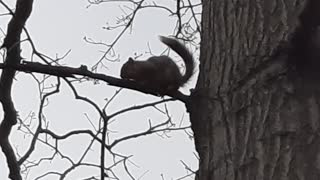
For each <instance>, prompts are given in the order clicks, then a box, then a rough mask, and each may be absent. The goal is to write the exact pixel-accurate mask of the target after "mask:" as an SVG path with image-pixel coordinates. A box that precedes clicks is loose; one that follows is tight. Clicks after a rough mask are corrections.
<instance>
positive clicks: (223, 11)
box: [189, 0, 320, 180]
mask: <svg viewBox="0 0 320 180" xmlns="http://www.w3.org/2000/svg"><path fill="white" fill-rule="evenodd" d="M319 25H320V2H319V1H318V0H309V1H308V0H287V1H286V0H241V1H237V0H236V1H235V0H214V1H213V0H203V15H202V41H201V55H200V74H199V78H198V83H197V86H196V89H195V91H194V92H193V101H192V103H191V107H190V108H189V111H190V114H191V123H192V128H193V131H194V135H195V143H196V149H197V151H198V153H199V156H200V165H199V170H198V172H197V176H196V179H197V180H215V179H216V180H221V179H225V180H231V179H237V180H250V179H258V180H260V179H266V180H277V179H283V180H294V179H306V180H313V179H314V180H316V179H320V142H319V141H320V139H319V130H318V129H319V126H320V121H319V120H320V101H319V100H320V93H319V92H320V87H319V86H320V85H319V84H320V83H318V82H320V81H319V80H320V79H319V77H320V75H319V73H318V71H319V70H318V69H320V63H319V62H318V61H319V60H320V58H318V57H320V56H319V53H320V51H319V47H320V46H319V43H320V41H318V39H317V38H318V37H320V36H318V35H319V34H320V33H319V30H318V26H319ZM319 39H320V38H319Z"/></svg>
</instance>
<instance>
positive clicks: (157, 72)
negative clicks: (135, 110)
mask: <svg viewBox="0 0 320 180" xmlns="http://www.w3.org/2000/svg"><path fill="white" fill-rule="evenodd" d="M160 40H161V41H162V42H163V43H164V44H166V45H167V46H168V47H170V48H171V49H172V50H174V51H175V52H176V53H177V54H178V55H179V56H181V57H182V59H183V61H184V63H185V67H186V70H185V73H184V75H182V74H181V73H180V70H179V67H178V66H177V64H176V63H175V62H174V61H173V60H172V59H171V58H170V57H168V56H152V57H150V58H149V59H147V60H146V61H135V60H133V59H132V58H129V60H128V61H127V62H126V63H125V64H124V65H123V66H122V68H121V74H120V75H121V78H123V79H130V80H134V81H137V82H138V83H140V84H142V85H145V86H147V87H150V88H152V89H155V90H156V91H158V92H160V93H163V94H164V93H166V92H168V91H177V90H178V89H179V87H181V86H183V85H184V84H185V83H186V82H188V80H189V79H190V77H191V76H192V75H193V71H194V66H195V65H194V60H193V57H192V55H191V53H190V52H189V51H188V49H187V48H186V47H185V46H184V45H183V44H181V43H180V42H179V41H178V40H176V39H172V38H167V37H163V36H160Z"/></svg>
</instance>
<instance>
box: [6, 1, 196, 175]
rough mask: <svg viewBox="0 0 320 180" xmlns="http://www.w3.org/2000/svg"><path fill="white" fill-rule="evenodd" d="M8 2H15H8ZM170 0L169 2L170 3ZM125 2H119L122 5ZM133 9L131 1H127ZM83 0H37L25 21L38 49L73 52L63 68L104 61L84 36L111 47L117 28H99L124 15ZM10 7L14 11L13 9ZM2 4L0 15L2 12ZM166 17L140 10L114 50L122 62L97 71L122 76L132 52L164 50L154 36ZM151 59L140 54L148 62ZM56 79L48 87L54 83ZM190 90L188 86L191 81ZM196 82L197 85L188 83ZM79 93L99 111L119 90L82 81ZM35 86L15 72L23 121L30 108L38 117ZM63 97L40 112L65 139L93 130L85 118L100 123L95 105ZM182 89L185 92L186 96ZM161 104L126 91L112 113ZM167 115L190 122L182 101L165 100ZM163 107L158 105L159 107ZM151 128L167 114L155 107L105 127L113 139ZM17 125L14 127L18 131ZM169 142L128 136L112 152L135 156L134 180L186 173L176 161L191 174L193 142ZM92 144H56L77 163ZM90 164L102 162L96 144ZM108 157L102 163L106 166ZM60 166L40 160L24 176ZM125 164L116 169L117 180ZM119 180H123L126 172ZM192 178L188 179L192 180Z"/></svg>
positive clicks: (21, 145) (42, 149)
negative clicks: (73, 133)
mask: <svg viewBox="0 0 320 180" xmlns="http://www.w3.org/2000/svg"><path fill="white" fill-rule="evenodd" d="M4 2H10V3H9V4H11V5H13V4H14V3H13V2H14V1H13V0H10V1H9V0H6V1H4ZM161 2H162V3H166V4H170V3H171V5H173V7H174V6H175V5H174V3H175V1H172V0H161ZM172 3H173V4H172ZM123 5H124V3H123ZM128 5H130V4H128ZM87 6H88V2H87V1H86V0H82V1H79V0H68V1H65V0H55V1H50V0H41V1H34V8H33V12H32V15H31V17H30V18H29V20H28V23H27V29H28V30H29V32H30V34H31V37H32V40H33V41H34V42H35V45H36V47H37V49H38V50H39V51H40V52H42V53H44V54H46V55H49V56H51V57H55V56H56V55H58V56H62V55H63V54H64V53H66V52H67V51H68V50H70V49H71V53H70V54H69V55H68V56H67V57H66V58H65V59H64V60H63V61H62V64H64V65H69V66H72V67H79V66H80V65H81V64H83V65H87V66H88V67H90V66H91V65H93V64H95V62H96V61H97V60H98V59H99V58H100V57H101V55H102V53H101V51H103V50H106V47H103V46H94V45H89V44H87V43H85V42H84V40H83V38H84V37H88V38H92V39H94V40H96V41H99V42H106V43H111V42H112V41H113V40H114V39H115V37H116V35H117V34H118V33H119V31H120V30H122V29H119V30H115V31H106V30H104V29H102V27H103V26H105V25H106V23H109V24H110V25H113V24H114V23H115V22H116V17H118V16H119V15H121V14H122V11H121V9H120V6H119V4H117V3H104V4H101V5H97V6H91V7H89V8H87ZM11 7H13V6H11ZM4 12H5V11H3V9H2V8H1V7H0V14H2V13H4ZM168 15H169V14H168V13H167V12H166V11H164V10H156V9H144V10H142V11H140V12H139V13H138V15H137V17H136V19H135V21H134V24H133V28H132V31H128V32H127V33H125V35H124V36H123V37H122V38H121V39H120V41H119V42H118V44H117V45H116V46H115V50H116V52H117V53H118V54H119V55H120V61H119V62H107V63H106V64H105V65H107V69H99V71H100V72H103V73H106V74H107V75H112V76H116V77H118V76H119V70H120V67H121V64H122V63H124V62H125V61H126V60H127V58H128V57H129V56H134V54H135V53H137V54H140V53H145V52H147V51H148V46H147V45H148V43H149V45H150V47H151V49H152V53H154V54H159V53H161V52H163V50H164V48H165V46H164V45H162V44H161V43H160V41H159V40H158V35H170V34H172V32H173V28H174V21H175V18H174V17H168ZM8 20H9V16H7V17H0V25H1V28H2V29H4V30H5V29H6V24H7V22H8ZM28 49H29V48H28V45H27V43H26V44H25V46H24V49H23V50H22V51H23V57H24V58H26V59H27V60H30V52H29V50H28ZM148 56H149V54H146V55H144V56H143V57H145V58H147V57H148ZM53 82H54V79H53V80H52V81H50V82H49V83H47V85H48V84H50V83H53ZM190 84H191V85H192V83H190ZM193 84H194V83H193ZM76 86H77V88H78V92H79V93H80V94H81V95H85V96H88V97H89V98H90V99H92V100H94V101H95V102H97V103H98V104H99V105H100V106H102V105H103V104H104V103H105V99H106V98H110V97H111V95H112V94H113V93H114V92H115V90H117V88H114V87H110V86H108V85H106V84H105V83H103V82H100V83H99V84H98V85H94V83H93V82H92V81H91V82H87V83H82V84H78V85H76ZM37 88H38V87H37V84H36V83H35V82H34V80H33V79H32V78H31V76H30V75H28V74H24V73H19V74H18V76H17V81H16V82H15V84H14V89H13V91H14V94H13V96H14V97H13V98H14V102H15V105H16V109H17V110H18V111H19V115H20V117H21V118H22V119H24V118H26V116H27V115H28V114H29V113H30V112H31V111H34V112H35V113H37V112H38V106H39V104H38V103H39V94H38V92H37ZM60 89H61V93H59V94H58V95H54V96H53V97H51V98H50V99H49V106H48V107H46V108H45V109H44V113H45V115H46V118H47V120H48V121H50V124H49V127H50V128H51V129H52V130H54V131H55V132H56V133H57V134H64V133H66V132H68V131H70V130H74V129H90V128H91V127H92V126H91V125H90V123H89V122H88V120H87V118H86V116H85V114H87V115H88V116H89V117H90V119H91V120H92V122H93V123H94V124H95V125H97V124H98V115H97V113H96V112H95V111H94V109H93V108H91V107H90V106H88V105H87V104H85V103H83V102H81V101H77V100H75V99H74V97H73V94H72V92H71V91H70V89H69V88H68V87H67V86H66V84H64V83H63V84H62V87H61V88H60ZM187 89H188V88H186V89H185V92H187ZM155 100H160V98H157V97H152V96H148V95H144V94H142V93H139V92H133V91H130V90H123V91H122V92H121V93H120V95H119V96H118V97H117V98H116V99H115V101H113V102H112V103H111V104H110V107H109V108H108V111H107V112H109V113H112V112H115V111H118V110H121V109H123V108H125V107H129V106H132V105H140V104H144V103H147V102H153V101H155ZM168 106H169V112H170V115H171V116H172V118H173V122H174V123H176V124H177V125H179V123H180V121H181V118H183V117H184V121H183V124H184V125H188V124H189V120H188V118H187V117H188V114H187V113H186V110H185V108H184V105H183V104H182V103H179V102H175V103H168ZM158 107H159V108H162V109H163V107H164V106H163V105H159V106H158ZM149 120H150V121H151V122H152V123H153V124H156V123H159V122H163V121H165V120H166V116H165V115H163V114H161V113H159V112H158V111H157V110H156V109H155V108H146V109H143V110H139V111H135V112H130V113H126V114H123V115H121V116H118V117H116V120H115V121H114V122H113V123H112V124H111V125H110V126H109V128H110V130H112V131H113V132H116V133H113V134H112V135H111V136H110V137H111V138H113V139H116V138H119V137H122V136H124V135H129V134H132V133H137V132H141V131H143V130H146V129H147V128H148V126H149V124H148V121H149ZM16 128H17V127H16ZM16 128H15V129H14V130H13V131H12V135H11V141H12V143H13V144H14V147H15V148H17V149H18V152H19V153H20V154H23V152H24V151H25V148H27V147H28V146H29V143H30V142H29V140H30V137H25V136H23V135H22V134H21V133H18V132H17V131H16ZM169 135H170V137H169V138H168V137H166V136H164V137H160V136H157V135H149V136H145V137H140V138H138V139H133V140H130V141H127V142H123V143H121V144H119V145H118V146H117V147H116V148H115V151H116V152H117V153H121V154H122V155H127V156H129V155H133V157H132V158H131V160H132V161H133V162H134V163H135V164H136V165H137V166H138V167H136V166H133V165H130V166H129V167H130V169H131V172H132V174H133V175H135V177H136V178H138V177H140V176H141V175H143V174H144V173H145V172H146V171H148V172H147V173H146V174H145V175H144V176H143V178H142V179H146V180H150V179H161V174H163V175H164V179H177V178H179V177H182V176H184V175H186V170H185V168H184V166H183V165H182V163H181V162H180V161H181V160H182V161H184V162H185V163H187V164H188V165H190V166H191V168H192V169H193V170H196V169H197V164H198V162H197V158H196V157H195V155H194V154H195V149H194V145H193V139H190V138H189V137H188V136H187V135H186V134H185V133H184V132H172V133H170V134H169ZM89 140H90V139H89V138H88V137H87V136H81V137H78V138H72V139H70V140H68V141H61V143H60V144H59V147H61V149H63V152H64V153H65V154H66V155H68V156H70V157H72V158H74V159H76V160H77V159H78V158H79V155H80V154H81V153H82V151H83V149H84V148H85V147H86V144H87V142H88V141H89ZM94 147H95V149H93V150H92V152H91V153H90V155H89V156H88V158H87V160H88V161H90V162H99V157H100V151H99V146H98V144H95V146H94ZM36 148H37V151H36V152H35V153H34V154H32V156H31V158H32V159H33V160H35V159H37V158H39V156H46V157H47V156H49V155H50V154H52V151H51V150H50V149H48V148H47V147H46V146H43V145H39V146H37V147H36ZM108 161H110V159H108V160H107V162H108ZM64 166H68V164H67V163H65V161H63V160H59V161H53V162H51V163H44V165H43V166H41V167H39V168H35V169H34V170H35V171H32V172H30V175H29V176H28V177H29V178H28V179H33V178H32V177H34V176H35V175H39V174H42V173H44V172H46V171H48V170H49V168H50V169H51V168H55V169H58V170H63V167H64ZM0 169H1V171H0V179H1V180H2V179H3V180H5V179H7V176H8V171H7V167H6V164H5V162H4V157H3V154H2V153H0ZM121 169H122V167H119V168H117V172H119V174H120V176H121V175H123V173H122V172H121ZM98 173H99V169H95V170H93V169H90V168H79V170H78V171H74V173H71V175H70V176H68V177H67V178H66V179H71V180H72V179H78V178H79V176H80V175H84V176H83V177H90V176H93V175H97V174H98ZM43 179H57V176H50V177H48V178H43ZM121 179H124V180H126V179H128V177H127V176H125V175H123V177H121ZM189 179H191V178H189Z"/></svg>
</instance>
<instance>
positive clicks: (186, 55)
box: [159, 36, 195, 86]
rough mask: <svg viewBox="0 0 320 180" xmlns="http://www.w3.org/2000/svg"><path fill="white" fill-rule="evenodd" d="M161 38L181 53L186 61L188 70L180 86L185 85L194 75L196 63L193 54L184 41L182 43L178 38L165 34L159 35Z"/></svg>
mask: <svg viewBox="0 0 320 180" xmlns="http://www.w3.org/2000/svg"><path fill="white" fill-rule="evenodd" d="M159 38H160V40H161V41H162V42H163V43H164V44H165V45H167V46H168V47H170V48H171V49H172V50H174V51H175V52H176V53H177V54H179V56H180V57H182V59H183V61H184V63H185V66H186V71H185V73H184V75H183V76H182V80H181V85H180V86H182V85H184V84H185V83H186V82H188V80H189V79H190V77H191V76H192V75H193V71H194V66H195V65H194V60H193V57H192V54H191V53H190V51H189V50H188V49H187V48H186V47H185V46H184V45H183V44H182V43H180V42H179V41H178V40H176V39H173V38H168V37H164V36H159Z"/></svg>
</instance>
